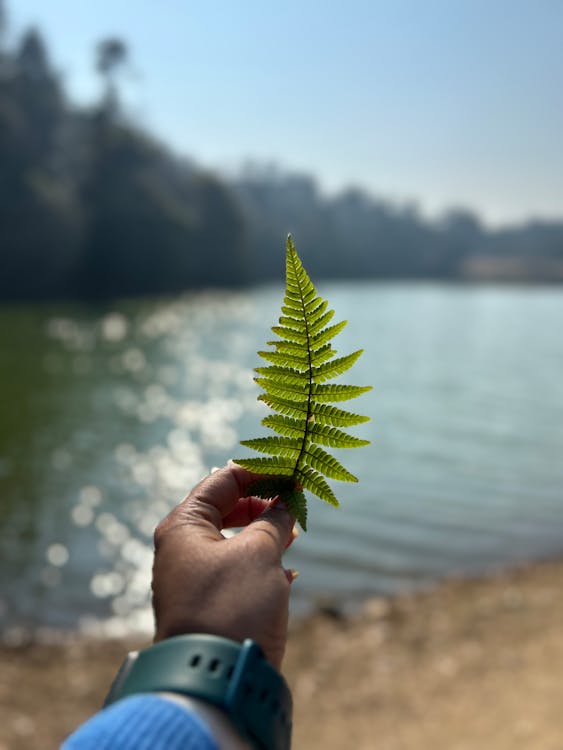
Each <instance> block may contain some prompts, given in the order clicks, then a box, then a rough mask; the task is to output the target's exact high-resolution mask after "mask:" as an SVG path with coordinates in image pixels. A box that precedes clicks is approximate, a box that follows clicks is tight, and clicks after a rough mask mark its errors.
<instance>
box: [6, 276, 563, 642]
mask: <svg viewBox="0 0 563 750" xmlns="http://www.w3.org/2000/svg"><path fill="white" fill-rule="evenodd" d="M319 291H320V292H321V293H322V294H323V295H324V296H326V297H327V298H328V299H329V301H330V303H331V306H332V307H334V308H335V309H336V313H337V314H336V318H337V319H340V318H347V319H349V321H350V322H349V325H348V327H347V328H346V329H345V330H344V332H343V333H342V334H341V335H340V336H339V338H338V339H336V340H335V346H336V348H337V349H338V350H339V353H347V352H348V351H351V350H352V349H354V348H358V347H364V348H365V354H364V356H363V357H362V358H361V359H360V361H359V362H358V364H357V365H356V366H355V368H354V369H353V370H352V371H351V372H349V373H347V377H346V382H355V383H357V384H360V385H363V384H372V385H373V386H374V390H373V391H372V392H371V393H369V394H367V395H365V396H363V397H362V398H361V399H360V400H358V401H357V402H355V403H354V402H351V403H350V408H357V410H358V411H360V412H361V413H365V414H369V415H371V416H372V421H371V422H370V423H368V424H367V425H362V426H360V427H358V428H356V429H355V433H356V434H358V435H359V436H361V437H367V438H369V439H370V440H372V445H371V446H370V447H368V448H364V449H361V450H354V451H348V452H344V451H342V452H340V456H339V457H340V458H341V460H342V461H343V462H344V464H345V465H346V467H347V468H349V469H350V470H351V471H352V472H354V473H356V474H357V475H358V476H359V477H360V480H361V481H360V483H359V484H358V485H347V484H341V483H335V484H334V488H335V491H336V494H337V496H338V497H339V498H340V499H341V502H342V508H341V509H340V510H335V509H333V508H331V507H329V506H325V505H324V504H323V503H321V502H320V501H316V500H315V499H313V500H312V501H311V503H310V531H309V532H308V534H307V535H303V536H302V537H301V538H300V539H299V541H298V543H297V544H296V545H294V549H293V550H292V551H291V553H290V559H289V560H288V565H291V566H292V567H296V568H298V569H299V570H300V571H301V577H300V578H299V579H298V581H297V582H296V584H294V600H295V606H296V607H300V606H303V605H306V604H307V603H310V602H312V601H313V600H314V599H315V598H317V597H319V596H330V597H335V598H337V599H340V600H346V601H351V600H354V599H356V600H357V599H359V598H361V597H363V596H365V595H367V594H370V593H377V592H380V593H381V592H395V591H400V590H404V589H409V588H413V587H417V586H424V585H428V584H430V583H432V582H434V581H435V580H437V579H439V578H440V577H442V576H444V575H450V574H455V573H475V572H481V571H487V570H493V569H495V568H497V567H502V566H507V565H511V564H514V563H517V562H520V561H524V560H528V559H535V558H540V557H545V556H552V555H558V554H561V552H563V460H562V456H563V378H562V377H561V370H562V368H563V335H562V331H561V321H563V292H562V291H561V290H559V289H556V288H530V287H522V288H519V287H514V288H512V287H495V286H486V287H456V286H441V285H433V284H428V285H425V284H415V285H408V284H377V283H366V284H363V285H362V284H331V285H322V286H320V287H319ZM281 296H282V290H281V288H276V287H268V288H264V289H259V290H256V291H251V292H244V293H236V294H219V293H217V294H211V293H208V294H196V295H191V296H187V297H183V298H181V299H176V300H147V301H132V302H122V303H115V304H112V305H107V306H104V307H87V306H66V305H65V306H60V305H59V306H34V307H14V308H3V309H1V310H0V388H1V390H0V393H1V399H2V401H1V412H0V414H1V421H0V492H1V498H2V500H1V504H0V528H1V531H2V542H1V547H0V555H1V571H0V623H1V624H2V626H3V627H4V628H7V627H8V628H12V627H14V626H25V627H38V626H39V627H41V626H50V627H76V626H80V627H83V628H88V627H96V626H97V623H99V622H100V621H102V622H104V623H105V627H106V629H108V630H109V631H110V632H120V631H121V630H122V629H123V628H127V627H130V626H132V625H134V626H144V627H150V622H151V616H150V608H149V607H148V592H147V588H148V580H149V576H150V564H151V553H152V531H153V529H154V526H155V525H156V523H157V522H158V520H159V519H160V518H161V517H162V516H163V515H165V514H166V513H167V512H168V511H169V509H170V508H171V507H172V506H173V505H174V504H175V503H176V502H177V501H178V500H180V499H181V498H182V496H183V495H184V494H185V492H186V491H187V490H188V489H189V488H190V487H191V486H192V485H193V484H194V483H195V482H196V481H197V480H198V479H199V478H200V477H201V476H202V475H203V474H205V473H206V472H207V471H208V470H209V469H210V468H211V467H212V466H214V465H222V464H224V463H225V461H226V460H227V459H228V458H229V457H231V456H236V455H239V456H240V455H248V451H245V449H242V448H239V447H237V443H238V440H239V439H240V438H244V437H254V436H256V435H257V434H260V433H261V432H262V431H263V429H262V428H261V427H260V426H259V420H260V417H261V416H262V415H263V414H264V413H265V412H264V411H263V407H262V405H261V404H258V403H257V402H256V396H257V394H258V388H257V386H256V385H255V384H254V383H253V380H252V367H254V366H256V365H257V364H258V361H257V359H258V358H257V356H256V350H257V349H258V348H262V347H263V345H264V342H265V341H266V339H267V338H268V337H269V331H268V328H269V325H270V324H273V323H274V322H275V320H276V318H277V315H278V311H279V306H280V301H281Z"/></svg>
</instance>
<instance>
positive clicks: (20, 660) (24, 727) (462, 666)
mask: <svg viewBox="0 0 563 750" xmlns="http://www.w3.org/2000/svg"><path fill="white" fill-rule="evenodd" d="M562 593H563V562H557V563H545V564H538V565H534V566H531V567H528V568H525V569H521V570H519V571H514V572H511V573H506V574H502V575H499V576H495V577H491V578H488V579H482V580H475V581H457V582H456V581H454V582H449V583H446V584H444V585H442V586H440V587H439V588H437V589H436V590H434V591H432V592H430V593H427V594H419V595H413V596H407V597H400V598H397V599H393V600H387V599H374V600H371V601H368V602H367V603H366V604H365V607H364V608H363V610H362V611H361V612H359V613H358V614H357V615H355V616H353V617H346V618H345V617H342V616H340V615H339V613H338V612H334V611H326V612H319V613H316V614H315V615H313V616H311V617H309V618H307V619H306V620H304V621H301V622H298V623H294V624H293V626H292V632H291V638H290V643H289V648H288V653H287V657H286V662H285V668H284V671H285V673H286V676H287V678H288V680H289V682H290V684H291V686H292V689H293V696H294V702H295V732H294V743H293V747H294V748H296V750H304V749H310V748H319V749H320V748H322V749H323V750H332V748H334V749H335V750H336V748H338V750H342V748H354V749H355V750H520V749H522V750H524V748H525V749H526V750H562V748H563V595H562ZM138 645H143V644H138V643H137V644H132V643H127V644H125V643H123V642H115V641H111V642H110V641H103V642H93V641H83V640H72V641H69V642H68V643H65V644H64V645H62V644H59V645H51V646H47V645H37V644H27V645H25V646H20V647H18V648H8V647H3V648H1V650H0V715H1V716H2V721H1V722H0V750H31V749H32V748H33V750H48V749H49V748H56V747H57V746H58V744H59V742H60V740H61V739H62V738H63V737H64V736H65V735H66V734H67V733H68V732H69V731H71V730H72V729H73V728H74V727H75V726H76V725H77V724H78V723H80V722H81V721H82V720H83V719H84V718H86V717H87V716H89V715H90V714H92V713H93V712H94V711H95V710H96V709H97V707H98V706H99V705H100V702H101V700H102V698H103V696H104V694H105V692H106V690H107V687H108V685H109V683H110V682H111V679H112V677H113V675H114V674H115V671H116V668H117V666H118V665H119V663H120V661H121V659H122V657H123V654H124V652H125V651H126V650H127V649H128V648H131V647H133V646H138Z"/></svg>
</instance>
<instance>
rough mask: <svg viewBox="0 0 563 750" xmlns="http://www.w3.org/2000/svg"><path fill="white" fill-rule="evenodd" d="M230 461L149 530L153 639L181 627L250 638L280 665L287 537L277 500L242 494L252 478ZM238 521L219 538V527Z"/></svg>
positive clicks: (285, 516) (287, 523) (288, 521)
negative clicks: (228, 533) (237, 530)
mask: <svg viewBox="0 0 563 750" xmlns="http://www.w3.org/2000/svg"><path fill="white" fill-rule="evenodd" d="M256 478H257V477H256V475H254V474H251V473H250V472H248V471H246V470H245V469H243V468H242V467H240V466H237V465H236V464H229V465H228V466H226V467H224V468H223V469H219V470H218V471H216V472H215V473H213V474H210V475H209V476H208V477H206V478H205V479H203V480H202V481H201V482H200V483H199V484H198V485H197V486H196V487H194V489H193V490H192V491H191V492H190V494H189V495H188V497H187V498H186V499H185V500H184V501H183V502H182V503H180V505H178V506H177V507H176V508H175V509H174V510H173V511H172V512H171V513H170V515H168V516H167V517H166V518H165V519H164V521H162V522H161V523H160V524H159V526H158V527H157V529H156V531H155V535H154V542H155V558H154V566H153V582H152V588H153V607H154V612H155V618H156V635H155V641H160V640H163V639H164V638H169V637H171V636H174V635H181V634H184V633H208V634H211V635H219V636H223V637H225V638H231V639H233V640H235V641H243V640H244V639H245V638H252V639H253V640H255V641H256V642H257V643H258V644H260V646H261V647H262V649H263V651H264V653H265V655H266V658H267V659H268V660H269V661H270V663H271V664H272V665H273V666H274V667H276V668H277V669H279V668H280V666H281V662H282V658H283V654H284V651H285V643H286V639H287V621H288V605H289V589H290V583H291V580H292V575H291V572H290V571H286V570H284V568H283V567H282V565H281V558H282V554H283V552H284V550H285V549H286V547H287V546H288V545H289V544H290V543H291V541H292V539H293V527H294V519H293V518H292V516H291V515H290V513H289V512H288V511H287V509H285V508H284V507H281V506H280V505H275V504H272V503H271V502H268V501H266V500H262V499H260V498H256V497H247V496H246V492H247V489H248V487H249V486H250V484H251V483H252V482H253V481H254V480H255V479H256ZM234 526H244V527H245V528H244V529H243V530H242V531H241V532H240V534H237V535H236V536H234V537H232V538H230V539H225V538H224V537H223V536H222V534H221V533H220V532H221V529H223V528H228V527H234Z"/></svg>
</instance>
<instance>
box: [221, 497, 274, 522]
mask: <svg viewBox="0 0 563 750" xmlns="http://www.w3.org/2000/svg"><path fill="white" fill-rule="evenodd" d="M269 507H270V501H269V500H263V499H262V498H261V497H243V498H242V499H241V500H239V501H238V503H237V504H236V505H235V507H234V508H233V510H232V511H231V512H230V513H228V514H227V515H226V516H225V518H223V528H224V529H231V528H234V527H237V526H248V524H249V523H252V521H255V520H256V519H257V518H258V516H261V515H262V513H264V511H265V510H267V509H268V508H269Z"/></svg>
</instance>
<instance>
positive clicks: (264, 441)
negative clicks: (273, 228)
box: [236, 237, 371, 529]
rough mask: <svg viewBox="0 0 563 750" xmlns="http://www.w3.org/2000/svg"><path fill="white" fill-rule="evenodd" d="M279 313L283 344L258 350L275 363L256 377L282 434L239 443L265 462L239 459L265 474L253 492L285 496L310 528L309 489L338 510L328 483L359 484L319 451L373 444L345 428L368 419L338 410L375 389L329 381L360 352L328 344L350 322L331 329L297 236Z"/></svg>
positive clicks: (267, 422) (270, 424)
mask: <svg viewBox="0 0 563 750" xmlns="http://www.w3.org/2000/svg"><path fill="white" fill-rule="evenodd" d="M281 312H282V314H281V315H280V317H279V320H278V325H275V326H273V327H272V331H273V333H274V334H276V336H277V337H278V338H277V339H275V340H273V341H269V342H268V345H269V346H272V347H273V349H272V350H271V351H260V352H258V354H259V355H260V357H262V359H264V360H265V361H266V362H269V363H270V364H269V365H267V366H264V367H257V368H256V373H257V374H258V377H256V378H255V381H256V383H258V385H260V386H261V387H262V389H263V390H264V393H262V394H260V396H258V400H259V401H262V402H264V403H265V404H266V405H267V406H269V407H270V408H271V409H272V410H273V411H274V412H276V413H274V414H269V415H268V416H267V417H265V418H264V419H263V420H262V424H263V425H264V426H265V427H267V428H268V429H271V430H272V431H273V432H275V433H277V437H275V436H272V435H270V436H266V437H261V438H255V439H253V440H243V441H241V443H242V445H244V446H246V447H247V448H251V449H252V450H255V451H257V452H259V453H262V454H266V455H267V457H266V458H243V459H236V461H237V463H238V464H240V465H241V466H243V467H244V468H246V469H248V470H249V471H252V472H254V473H256V474H261V475H262V478H260V479H258V480H257V481H256V482H254V483H253V485H252V486H251V487H250V489H249V491H250V492H251V494H256V495H259V496H260V497H264V498H272V497H279V498H280V500H283V501H284V502H285V503H286V504H287V507H288V508H289V510H290V512H291V513H292V514H293V515H294V516H295V518H296V519H297V520H298V521H299V523H300V524H301V526H302V527H303V529H306V528H307V501H306V498H305V494H304V492H303V489H306V490H308V491H309V492H312V493H313V494H314V495H316V496H317V497H319V498H320V499H321V500H324V501H325V502H327V503H330V504H331V505H335V506H337V505H338V500H337V499H336V496H335V495H334V492H333V491H332V489H331V487H330V486H329V484H328V483H327V481H326V479H325V477H327V478H330V479H339V480H341V481H346V482H357V481H358V480H357V478H356V477H355V476H354V475H353V474H351V473H350V472H349V471H348V470H347V469H345V468H344V466H343V465H342V464H341V463H340V462H339V461H338V460H337V459H336V458H334V456H331V455H330V454H329V453H327V451H326V450H325V449H324V448H323V447H321V446H325V447H332V448H356V447H360V446H364V445H368V444H369V441H368V440H361V439H360V438H357V437H354V436H353V435H349V434H348V433H347V432H345V431H344V430H343V429H341V428H343V427H351V426H353V425H357V424H361V423H362V422H367V421H368V419H369V417H364V416H361V415H360V414H353V413H352V412H349V411H346V410H344V409H340V408H338V407H336V406H333V405H332V404H333V403H334V402H338V401H347V400H348V399H352V398H356V397H357V396H360V395H362V394H363V393H366V392H367V391H369V390H371V386H356V385H341V384H334V383H330V384H329V383H326V381H328V380H331V379H332V378H335V377H338V376H340V375H342V374H343V373H344V372H346V371H347V370H348V369H350V368H351V367H352V366H353V365H354V363H355V362H356V361H357V360H358V358H359V357H360V356H361V354H362V350H361V349H360V350H358V351H355V352H352V353H351V354H348V355H345V356H343V357H336V351H335V350H334V349H333V348H332V344H331V343H330V342H331V341H332V339H333V338H335V336H337V335H338V334H339V333H340V331H342V329H343V328H344V326H345V325H346V321H341V322H340V323H333V324H331V325H329V323H331V321H332V318H333V316H334V311H333V310H330V309H329V308H328V302H327V301H326V300H324V299H322V297H320V296H319V295H318V294H317V291H316V289H315V287H314V285H313V283H312V281H311V280H310V278H309V276H308V275H307V272H306V271H305V269H304V268H303V265H302V263H301V260H300V259H299V256H298V255H297V252H296V251H295V247H294V245H293V242H292V240H291V237H288V240H287V246H286V288H285V296H284V299H283V304H282V309H281Z"/></svg>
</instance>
